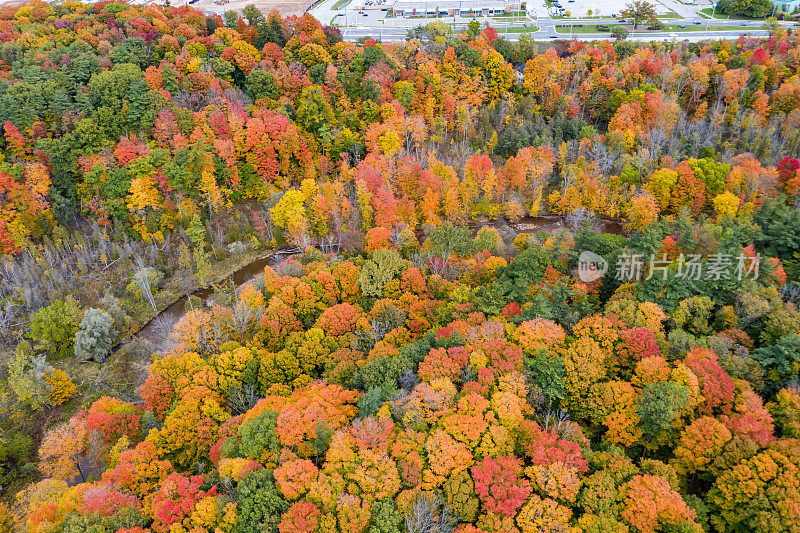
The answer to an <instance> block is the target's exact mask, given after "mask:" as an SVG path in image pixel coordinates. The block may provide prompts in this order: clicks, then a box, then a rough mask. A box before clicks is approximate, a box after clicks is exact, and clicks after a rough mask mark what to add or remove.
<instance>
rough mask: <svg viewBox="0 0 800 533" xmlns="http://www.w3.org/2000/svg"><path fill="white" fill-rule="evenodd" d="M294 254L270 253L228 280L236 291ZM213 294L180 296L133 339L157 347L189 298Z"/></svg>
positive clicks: (202, 291) (204, 290)
mask: <svg viewBox="0 0 800 533" xmlns="http://www.w3.org/2000/svg"><path fill="white" fill-rule="evenodd" d="M295 253H297V249H296V248H282V249H280V250H276V251H274V252H270V253H269V254H267V255H265V256H264V257H260V258H258V259H256V260H255V261H252V262H250V263H248V264H247V265H245V266H244V267H242V268H240V269H239V270H237V271H236V272H234V273H233V274H231V276H230V277H229V278H228V280H229V281H230V282H232V283H233V285H234V286H235V287H236V288H237V289H238V288H240V287H242V286H243V285H246V284H247V283H248V282H250V281H253V280H254V279H255V278H257V277H258V276H261V275H263V274H264V268H265V267H266V266H267V265H270V266H274V265H278V264H280V263H281V262H283V261H284V260H285V259H286V257H289V256H291V255H293V254H295ZM213 292H214V289H212V288H211V287H205V288H202V289H197V290H196V291H194V292H192V293H189V294H185V295H183V296H181V297H180V298H178V299H177V300H176V301H175V302H174V303H173V304H172V305H170V306H169V307H167V308H166V309H164V310H163V311H161V312H160V313H158V314H157V315H156V316H154V317H153V318H152V319H150V321H149V322H147V324H145V325H144V327H142V329H140V330H139V331H138V332H137V333H136V334H135V337H136V338H137V339H141V340H145V341H149V342H150V343H151V344H153V345H154V346H157V345H158V344H159V343H161V342H163V341H164V337H165V331H164V330H165V326H169V325H171V324H175V322H177V321H178V320H180V319H181V317H183V315H185V314H186V312H187V310H186V302H187V301H188V300H189V297H192V296H194V297H197V298H199V299H200V300H203V301H205V300H206V299H207V298H208V297H209V296H211V294H212V293H213Z"/></svg>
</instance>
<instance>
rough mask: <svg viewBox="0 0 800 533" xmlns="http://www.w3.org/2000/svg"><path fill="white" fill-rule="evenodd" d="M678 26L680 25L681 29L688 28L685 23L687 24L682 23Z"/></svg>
mask: <svg viewBox="0 0 800 533" xmlns="http://www.w3.org/2000/svg"><path fill="white" fill-rule="evenodd" d="M678 27H679V28H680V29H682V30H685V29H686V25H685V24H681V25H680V26H678Z"/></svg>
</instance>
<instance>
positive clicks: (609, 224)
mask: <svg viewBox="0 0 800 533" xmlns="http://www.w3.org/2000/svg"><path fill="white" fill-rule="evenodd" d="M501 225H503V222H502V221H498V222H486V223H478V224H475V225H474V227H473V229H474V230H475V231H476V232H477V230H478V229H479V228H480V227H482V226H495V227H499V226H501ZM508 225H509V226H510V227H511V228H512V229H513V230H514V231H516V232H517V233H529V234H533V233H538V232H540V231H547V232H549V233H554V232H556V231H559V230H562V229H564V228H565V227H566V226H565V225H564V219H563V218H562V217H560V216H546V217H525V218H523V219H521V220H519V221H518V222H514V223H512V224H508ZM471 227H472V226H471ZM597 229H598V231H600V232H602V233H614V234H616V235H621V234H622V233H623V230H622V226H621V225H620V224H619V223H618V222H616V221H614V220H609V219H602V220H601V221H600V222H599V227H598V228H597ZM295 253H297V249H296V248H284V249H281V250H277V251H275V252H272V253H270V254H268V255H266V256H264V257H261V258H259V259H256V260H255V261H253V262H251V263H249V264H248V265H246V266H244V267H243V268H241V269H239V270H237V271H236V272H234V273H233V274H232V275H231V277H230V278H229V279H230V280H231V281H232V282H233V284H234V286H235V287H236V288H237V289H238V288H239V287H241V286H242V285H245V284H246V283H248V282H250V281H252V280H253V279H255V278H257V277H258V276H260V275H262V274H264V267H266V266H267V265H270V266H274V265H278V264H280V263H281V262H283V261H284V260H285V259H286V258H287V257H289V256H291V255H293V254H295ZM212 292H213V289H211V288H205V289H198V290H196V291H194V292H193V293H191V294H188V295H184V296H182V297H180V298H179V299H178V300H177V301H176V302H175V303H173V304H172V305H170V306H169V307H167V308H166V309H164V310H163V311H161V312H160V313H159V314H158V315H156V316H155V317H153V319H151V320H150V321H149V322H148V323H147V324H145V326H144V327H143V328H142V329H140V330H139V332H138V333H137V334H136V335H135V338H137V339H140V340H145V341H148V342H150V343H151V344H152V345H153V346H159V345H160V344H161V343H163V342H164V341H165V338H166V336H167V333H168V331H169V330H170V329H171V327H172V325H174V324H175V322H177V321H178V320H180V319H181V317H183V315H185V314H186V302H187V300H188V299H189V297H190V296H196V297H198V298H200V299H201V300H206V299H207V298H208V297H209V296H211V293H212Z"/></svg>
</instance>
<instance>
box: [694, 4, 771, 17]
mask: <svg viewBox="0 0 800 533" xmlns="http://www.w3.org/2000/svg"><path fill="white" fill-rule="evenodd" d="M712 13H714V16H713V18H715V19H720V20H763V19H756V18H751V17H742V16H738V15H725V14H723V13H720V12H719V11H714V10H713V9H711V8H710V7H707V8H705V9H701V10H700V14H701V15H704V16H705V17H706V18H712V16H711V14H712Z"/></svg>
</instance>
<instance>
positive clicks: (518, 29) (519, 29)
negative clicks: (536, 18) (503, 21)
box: [495, 26, 539, 36]
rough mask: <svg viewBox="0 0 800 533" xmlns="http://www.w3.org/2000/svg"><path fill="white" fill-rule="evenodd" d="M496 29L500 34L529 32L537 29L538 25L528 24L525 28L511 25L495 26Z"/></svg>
mask: <svg viewBox="0 0 800 533" xmlns="http://www.w3.org/2000/svg"><path fill="white" fill-rule="evenodd" d="M495 29H496V30H497V34H498V35H500V36H502V35H503V34H504V33H531V32H534V31H539V26H528V27H526V28H523V27H513V28H495Z"/></svg>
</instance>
